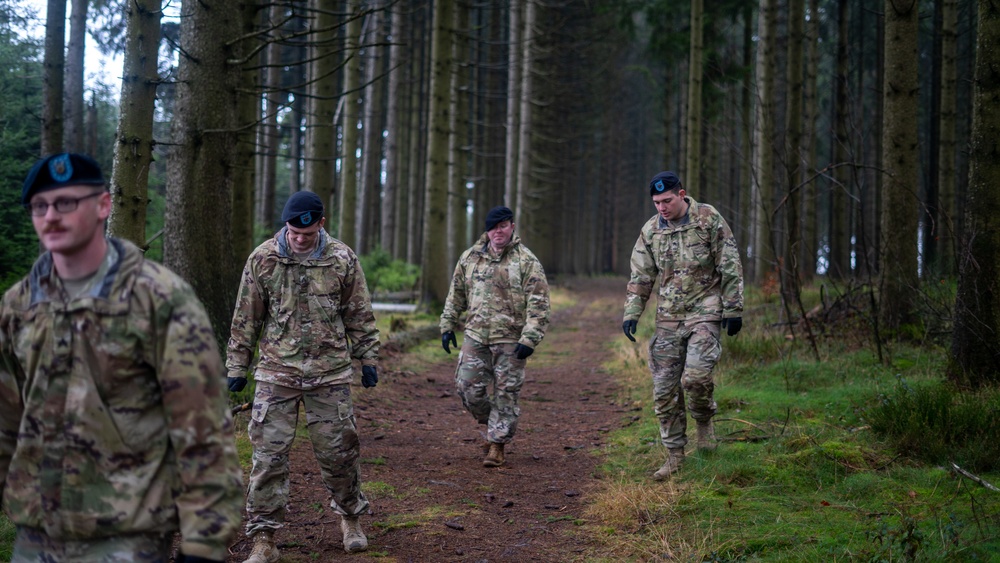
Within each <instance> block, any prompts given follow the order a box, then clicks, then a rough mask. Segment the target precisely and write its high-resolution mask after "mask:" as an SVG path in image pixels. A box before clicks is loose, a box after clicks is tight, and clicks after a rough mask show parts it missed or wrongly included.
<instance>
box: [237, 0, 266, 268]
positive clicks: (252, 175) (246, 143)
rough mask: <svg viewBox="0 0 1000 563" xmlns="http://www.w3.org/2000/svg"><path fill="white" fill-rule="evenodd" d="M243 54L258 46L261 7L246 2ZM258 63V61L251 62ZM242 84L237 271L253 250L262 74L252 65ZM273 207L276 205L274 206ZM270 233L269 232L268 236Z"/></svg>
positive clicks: (244, 72)
mask: <svg viewBox="0 0 1000 563" xmlns="http://www.w3.org/2000/svg"><path fill="white" fill-rule="evenodd" d="M240 13H241V16H242V17H241V18H240V25H242V27H243V30H242V36H243V37H244V39H243V52H244V53H250V52H252V50H253V49H255V48H256V47H257V46H258V45H259V38H258V36H257V35H256V33H255V32H256V31H257V23H258V19H259V17H258V6H257V4H255V3H252V2H245V3H243V4H242V6H241V8H240ZM251 60H253V61H254V62H256V60H257V59H256V58H253V59H251ZM240 80H241V82H242V84H241V86H240V91H239V93H238V94H237V95H238V97H239V98H238V102H237V103H238V106H237V109H236V114H237V120H238V121H237V123H238V124H239V125H238V127H237V130H238V133H237V141H236V165H235V168H234V172H235V174H234V176H233V216H232V225H233V226H232V233H233V234H232V237H233V259H234V264H233V266H234V267H235V268H240V267H242V265H243V263H244V262H245V261H246V259H247V257H248V256H250V252H252V251H253V249H254V246H255V245H254V243H255V240H254V192H255V186H256V182H257V166H256V164H257V128H258V120H259V117H260V99H261V85H260V72H259V71H258V69H257V68H256V65H253V64H244V66H243V68H242V69H241V70H240ZM272 205H273V204H272ZM268 234H270V233H268Z"/></svg>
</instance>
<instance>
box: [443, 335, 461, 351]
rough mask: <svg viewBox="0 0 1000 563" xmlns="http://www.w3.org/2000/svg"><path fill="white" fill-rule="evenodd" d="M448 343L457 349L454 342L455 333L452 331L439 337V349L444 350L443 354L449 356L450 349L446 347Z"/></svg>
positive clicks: (455, 341)
mask: <svg viewBox="0 0 1000 563" xmlns="http://www.w3.org/2000/svg"><path fill="white" fill-rule="evenodd" d="M449 342H451V345H452V346H454V347H455V348H458V341H457V340H455V331H453V330H449V331H448V332H446V333H444V334H442V335H441V347H442V348H444V351H445V352H448V353H449V354H451V348H449V347H448V343H449Z"/></svg>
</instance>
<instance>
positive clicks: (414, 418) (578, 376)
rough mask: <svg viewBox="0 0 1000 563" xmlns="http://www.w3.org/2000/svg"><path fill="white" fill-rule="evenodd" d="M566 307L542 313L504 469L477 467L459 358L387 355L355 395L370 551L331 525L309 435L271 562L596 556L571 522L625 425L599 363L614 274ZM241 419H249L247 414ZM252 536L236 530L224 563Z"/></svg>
mask: <svg viewBox="0 0 1000 563" xmlns="http://www.w3.org/2000/svg"><path fill="white" fill-rule="evenodd" d="M568 289H570V293H571V294H572V296H573V298H574V299H575V303H574V304H573V305H571V306H569V307H567V308H565V309H562V310H560V311H556V312H554V313H553V315H552V322H551V324H550V327H549V330H548V334H547V335H546V337H545V340H544V341H543V343H542V344H541V346H539V349H538V350H537V351H536V353H535V354H534V355H533V356H532V357H531V358H530V359H529V360H528V365H527V371H526V380H525V384H524V387H523V388H522V391H521V398H520V407H521V418H520V422H519V424H518V432H517V435H516V437H515V438H514V441H513V442H512V443H510V444H508V445H507V449H506V463H505V464H504V465H503V466H502V467H499V468H492V469H488V468H484V467H483V466H482V459H483V457H484V451H483V449H482V444H483V442H484V441H485V439H484V435H485V434H484V431H485V427H484V426H480V425H478V424H476V422H475V421H474V420H473V418H472V416H471V415H469V414H468V413H467V412H465V410H464V409H463V408H462V404H461V399H460V398H459V397H458V396H457V395H456V394H455V385H454V372H455V362H456V360H457V354H454V353H453V354H451V355H448V354H445V353H444V351H443V350H440V349H439V352H440V356H435V358H436V360H435V361H434V363H432V364H427V363H426V361H424V362H422V363H418V362H416V361H411V360H408V356H407V355H406V354H396V355H392V356H389V357H387V358H384V359H383V361H382V364H381V369H380V381H379V385H378V387H377V388H376V389H374V390H365V389H362V388H361V387H360V386H358V388H357V389H356V390H355V392H354V399H355V415H356V417H357V420H358V426H359V431H360V434H361V457H362V459H363V463H362V480H363V483H364V490H365V491H366V493H367V494H368V498H369V501H370V502H371V514H370V515H369V516H366V517H363V518H362V520H361V521H362V526H363V528H364V530H365V532H366V533H367V535H368V541H369V550H368V552H366V553H362V554H357V555H347V554H346V553H344V551H343V547H342V543H341V534H340V525H339V524H340V520H339V517H338V516H337V515H335V514H334V513H333V512H332V511H331V510H330V509H329V497H328V495H327V492H326V490H325V489H324V487H323V485H322V482H321V480H320V473H319V467H318V466H317V465H316V462H315V459H314V457H313V453H312V448H311V446H310V444H309V441H308V438H307V437H306V436H305V435H300V436H299V437H298V438H297V439H296V442H295V445H294V448H293V451H292V455H291V467H292V476H291V502H290V503H289V506H288V511H287V516H286V526H285V528H283V529H282V530H280V531H279V532H278V534H277V535H276V539H277V541H278V545H279V548H280V549H281V554H282V558H281V561H286V562H292V561H340V560H349V559H350V560H365V559H374V558H378V559H379V560H381V561H394V562H410V561H415V562H422V561H463V562H464V561H467V562H476V563H478V562H490V561H570V560H575V559H581V558H583V557H584V556H585V555H587V554H590V555H593V554H595V553H599V552H600V551H601V548H600V546H598V545H595V544H592V543H591V542H590V541H589V540H588V538H587V535H588V534H587V533H586V529H585V528H584V527H582V526H580V524H581V523H582V522H583V521H584V519H586V518H587V515H586V507H587V505H588V503H589V502H591V501H590V497H591V494H592V492H593V491H594V490H596V488H597V487H599V486H600V481H599V479H598V477H597V475H596V466H597V464H598V463H599V461H600V456H599V455H598V454H599V450H600V449H601V448H602V447H603V446H604V445H605V441H606V439H607V435H608V433H609V432H611V431H612V430H614V429H615V428H617V427H619V426H620V425H622V424H623V423H624V421H627V420H628V414H629V413H628V412H627V408H626V407H625V406H624V405H621V404H619V400H620V397H619V394H618V392H617V391H616V383H615V381H614V377H613V376H611V375H610V374H609V373H607V372H606V371H605V370H604V369H603V368H602V367H601V366H602V364H603V363H604V362H605V361H606V360H607V358H608V356H609V350H608V348H607V347H606V343H607V342H608V341H609V339H613V338H619V337H621V334H620V331H619V330H618V329H619V326H620V318H621V306H622V300H623V298H624V281H623V280H620V279H596V280H573V281H572V282H570V283H569V284H568ZM237 425H240V426H243V427H245V425H246V418H245V415H240V418H239V419H238V420H237ZM250 548H251V545H250V542H249V541H248V540H247V538H245V537H244V536H242V535H241V536H240V537H239V538H238V540H237V542H236V543H235V544H234V545H233V546H232V548H231V552H232V555H231V557H230V558H229V561H231V562H241V561H243V560H244V559H245V558H246V557H247V556H248V555H249V552H250Z"/></svg>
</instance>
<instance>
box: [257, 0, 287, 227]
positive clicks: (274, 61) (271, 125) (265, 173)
mask: <svg viewBox="0 0 1000 563" xmlns="http://www.w3.org/2000/svg"><path fill="white" fill-rule="evenodd" d="M284 12H285V9H284V8H283V7H282V6H281V5H279V4H271V7H270V9H269V10H268V15H267V21H268V24H267V26H266V27H267V28H274V26H277V25H278V23H279V22H281V20H282V19H283V18H284V16H285V13H284ZM271 33H272V34H273V35H280V34H281V29H280V28H277V29H273V30H272V32H271ZM281 49H282V47H281V44H280V43H279V42H278V41H272V42H271V43H269V44H268V45H267V47H265V52H266V53H267V63H266V65H267V66H266V67H265V68H264V119H263V121H262V122H261V124H260V140H261V143H260V152H261V156H260V158H261V167H260V170H261V178H260V182H261V197H262V199H264V200H265V201H271V202H272V203H271V204H270V205H265V206H262V208H261V209H263V210H266V209H268V208H269V209H270V210H271V213H270V214H269V215H268V216H266V217H262V219H263V220H262V221H261V223H262V224H263V225H264V227H265V229H266V231H267V232H270V231H272V230H273V229H274V228H275V227H278V226H280V220H279V221H275V216H274V203H273V202H274V199H275V195H276V191H277V182H278V152H279V151H280V150H281V149H280V147H281V133H280V131H279V129H278V112H280V111H281V105H282V101H283V100H282V98H283V97H284V94H283V93H282V91H281V69H282V66H283V65H282V62H281Z"/></svg>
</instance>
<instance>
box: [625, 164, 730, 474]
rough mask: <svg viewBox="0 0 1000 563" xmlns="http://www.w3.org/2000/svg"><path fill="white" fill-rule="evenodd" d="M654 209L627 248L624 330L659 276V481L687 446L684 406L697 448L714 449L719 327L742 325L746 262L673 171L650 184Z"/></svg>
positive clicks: (653, 364)
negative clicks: (662, 454) (663, 450)
mask: <svg viewBox="0 0 1000 563" xmlns="http://www.w3.org/2000/svg"><path fill="white" fill-rule="evenodd" d="M649 193H650V195H651V196H652V198H653V204H654V205H655V206H656V211H657V214H656V215H654V216H653V217H652V218H651V219H650V220H649V221H647V222H646V224H645V225H643V227H642V232H641V233H640V234H639V240H637V241H636V243H635V248H634V249H633V250H632V277H631V279H630V280H629V283H628V288H627V290H626V298H625V320H624V323H623V324H622V330H623V331H624V332H625V336H627V337H628V338H629V340H631V341H632V342H635V338H634V337H633V336H632V335H633V334H635V331H636V326H637V324H638V321H639V317H640V316H641V315H642V311H643V310H644V309H645V308H646V301H648V300H649V297H650V294H651V293H652V292H653V287H654V285H655V284H656V283H657V282H659V295H658V304H657V308H656V333H655V334H654V335H653V339H652V341H651V342H650V343H649V369H650V371H652V373H653V401H654V411H655V412H656V416H657V418H659V420H660V439H661V441H662V442H663V445H664V446H666V447H667V450H668V452H669V454H668V457H667V461H666V462H665V463H664V464H663V466H662V467H660V469H659V470H657V471H656V472H655V473H654V474H653V478H654V479H656V480H658V481H660V480H664V479H668V478H669V477H670V475H671V474H672V473H674V472H676V471H677V470H679V469H680V467H681V465H682V464H683V461H684V446H685V445H687V436H686V435H685V431H686V430H687V415H686V413H685V412H684V410H685V399H684V396H685V393H686V394H687V402H688V404H687V408H688V410H690V411H691V417H692V418H694V420H695V422H696V423H697V425H698V442H697V445H698V448H699V449H704V450H711V449H714V448H715V436H714V431H713V428H712V416H714V415H715V411H716V405H715V400H714V399H713V397H712V394H713V391H714V389H715V384H714V383H713V382H712V370H713V369H714V368H715V364H716V362H718V360H719V357H720V355H721V354H722V344H721V342H720V333H721V331H720V328H725V329H727V330H728V333H729V335H730V336H733V335H735V334H736V333H738V332H739V331H740V328H741V327H742V326H743V318H742V317H743V267H742V265H741V264H740V255H739V251H738V249H737V247H736V240H735V239H734V238H733V233H732V231H731V230H730V229H729V225H727V224H726V221H725V219H723V218H722V215H720V214H719V212H718V211H716V210H715V208H714V207H712V206H711V205H707V204H704V203H698V202H697V201H695V200H694V199H693V198H691V197H689V196H688V195H687V193H686V192H685V190H684V188H683V187H682V186H681V182H680V179H679V178H678V177H677V175H676V174H674V173H673V172H660V173H659V174H657V175H656V176H654V177H653V180H652V181H651V182H650V183H649Z"/></svg>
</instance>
